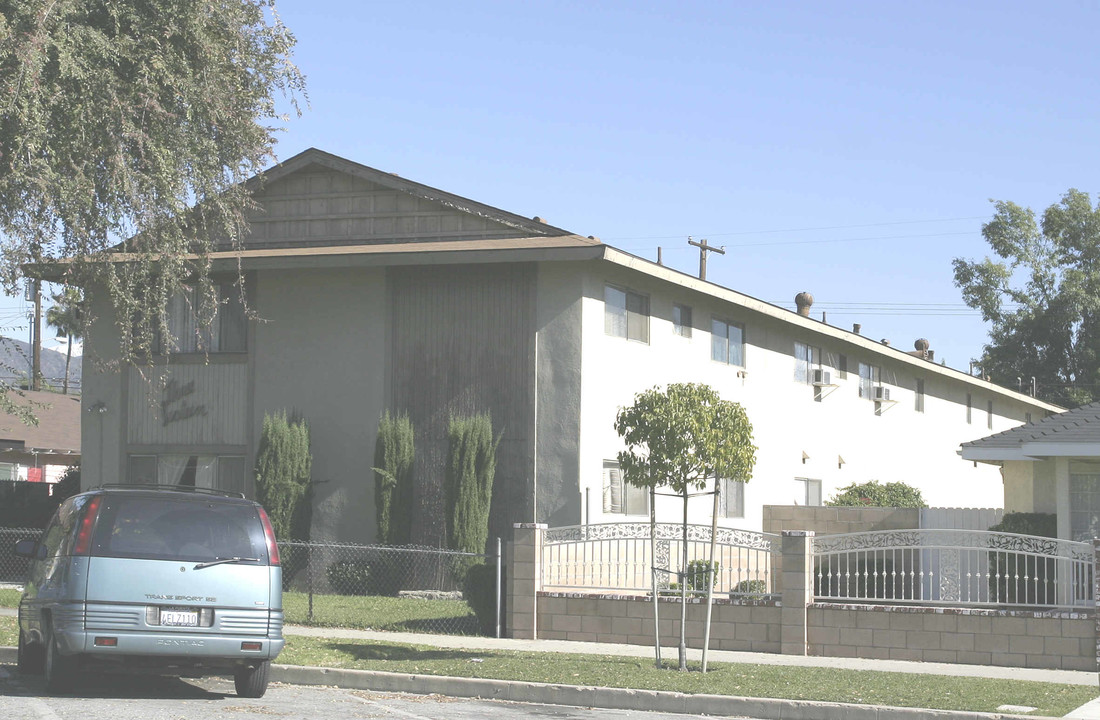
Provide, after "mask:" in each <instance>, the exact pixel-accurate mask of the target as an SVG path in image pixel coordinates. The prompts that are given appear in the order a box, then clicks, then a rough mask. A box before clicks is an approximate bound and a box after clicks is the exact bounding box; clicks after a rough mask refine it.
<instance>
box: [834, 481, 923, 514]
mask: <svg viewBox="0 0 1100 720" xmlns="http://www.w3.org/2000/svg"><path fill="white" fill-rule="evenodd" d="M825 504H826V505H829V506H831V507H857V506H866V507H898V508H924V507H928V503H926V502H925V501H924V497H923V496H922V495H921V493H920V490H918V489H917V488H915V487H913V486H912V485H906V484H905V483H903V482H890V483H886V484H882V483H880V482H879V481H878V480H870V481H868V482H865V483H852V484H851V485H849V486H847V487H843V488H840V490H838V491H837V494H836V495H834V496H833V497H832V498H830V499H829V500H828V501H826V503H825Z"/></svg>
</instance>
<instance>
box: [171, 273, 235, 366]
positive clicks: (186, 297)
mask: <svg viewBox="0 0 1100 720" xmlns="http://www.w3.org/2000/svg"><path fill="white" fill-rule="evenodd" d="M215 291H216V292H217V297H218V307H217V311H216V313H215V316H214V320H213V322H211V324H210V327H208V328H205V327H200V326H199V322H198V309H199V307H200V302H201V298H200V297H199V290H198V288H191V289H189V290H187V291H186V292H180V293H176V294H175V295H173V296H172V297H171V298H169V300H168V305H167V308H166V309H167V312H168V323H167V330H168V333H169V334H170V335H171V338H165V337H163V336H161V337H160V338H159V339H158V342H157V347H158V349H159V351H160V352H161V353H163V352H165V351H166V350H171V351H172V352H178V353H201V352H210V353H229V352H245V351H246V350H247V349H248V348H247V329H248V323H247V319H246V318H245V312H244V305H243V303H242V302H241V295H240V289H239V288H238V287H237V286H236V285H230V284H221V285H217V286H216V287H215Z"/></svg>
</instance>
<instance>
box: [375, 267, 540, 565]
mask: <svg viewBox="0 0 1100 720" xmlns="http://www.w3.org/2000/svg"><path fill="white" fill-rule="evenodd" d="M535 278H536V276H535V266H534V265H530V264H521V265H515V264H508V265H503V264H502V265H486V266H442V267H415V268H393V269H391V270H390V275H389V288H390V328H391V335H392V338H393V341H392V343H391V344H390V352H391V357H390V368H391V377H390V389H391V397H392V406H391V407H392V409H394V410H397V411H406V412H408V413H409V416H410V417H411V418H412V420H413V424H414V426H415V428H416V443H417V458H416V475H417V493H416V496H417V504H418V506H419V509H420V513H419V514H420V518H419V520H418V522H417V525H416V527H415V528H414V537H415V539H416V541H418V542H426V543H431V544H436V543H437V542H439V541H441V540H443V539H444V534H445V524H444V520H443V502H442V486H443V473H444V465H445V463H446V454H447V427H448V424H449V420H450V417H451V416H452V415H472V414H474V413H476V412H484V411H489V412H490V413H492V416H493V427H494V430H495V431H496V432H497V433H502V439H501V443H500V448H499V450H498V453H497V473H496V481H495V483H494V492H493V508H492V518H491V521H490V532H491V533H492V534H493V535H502V536H503V535H504V533H505V532H506V530H507V529H508V528H509V527H510V523H512V522H517V521H521V520H529V519H530V517H529V516H530V511H529V508H530V504H531V497H530V487H531V478H530V476H531V467H532V461H531V454H532V448H531V436H530V435H531V433H530V430H531V423H532V408H531V382H532V378H533V368H532V367H531V351H530V350H531V343H532V342H533V338H534V333H535V329H534V307H535Z"/></svg>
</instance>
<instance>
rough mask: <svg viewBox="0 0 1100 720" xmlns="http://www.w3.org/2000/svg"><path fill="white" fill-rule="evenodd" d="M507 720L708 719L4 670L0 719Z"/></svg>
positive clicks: (326, 689) (329, 690)
mask: <svg viewBox="0 0 1100 720" xmlns="http://www.w3.org/2000/svg"><path fill="white" fill-rule="evenodd" d="M257 716H269V717H272V718H278V719H279V720H317V718H324V720H353V719H358V718H395V719H398V720H475V719H482V718H484V719H486V720H495V719H497V718H500V720H506V719H512V718H560V719H561V720H595V719H596V718H628V717H629V718H638V719H639V720H690V719H691V718H702V717H705V716H703V715H680V714H676V715H670V714H664V713H649V712H640V711H631V710H608V709H599V708H596V709H592V708H575V707H569V706H561V705H536V704H528V703H514V702H501V701H493V700H474V699H458V698H449V697H443V696H440V695H405V694H400V693H378V692H369V691H363V690H344V689H340V688H335V687H316V686H314V687H304V686H298V685H287V684H281V683H273V684H272V685H271V686H270V687H269V688H268V691H267V694H266V695H264V697H262V698H260V699H258V700H251V699H244V698H239V697H237V696H236V694H235V693H234V692H233V683H232V682H231V681H229V680H227V679H223V678H204V679H201V680H181V679H176V678H164V677H156V676H129V675H99V674H86V675H84V676H82V677H81V679H80V681H79V684H78V686H77V687H76V689H75V690H74V692H73V693H71V694H65V695H57V696H53V695H49V694H48V693H46V691H45V683H44V681H43V680H42V678H41V676H36V677H26V676H22V675H19V674H18V673H16V671H15V667H14V666H13V665H0V718H3V719H4V720H149V719H150V718H159V719H161V720H168V719H170V720H210V719H211V718H216V720H256V718H257Z"/></svg>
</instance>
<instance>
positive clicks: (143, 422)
mask: <svg viewBox="0 0 1100 720" xmlns="http://www.w3.org/2000/svg"><path fill="white" fill-rule="evenodd" d="M262 180H263V184H262V186H261V184H260V183H259V181H257V183H256V184H255V186H254V187H255V190H256V199H257V201H258V203H259V205H260V207H261V211H260V212H258V213H257V214H256V215H255V216H254V217H253V223H252V233H251V235H250V236H249V237H248V239H247V241H246V247H245V248H244V250H243V251H240V252H233V251H229V250H226V251H225V252H222V253H218V254H216V256H215V258H214V260H215V266H214V267H215V272H224V273H225V275H224V277H225V279H226V281H227V282H230V281H232V280H233V279H235V277H236V275H235V268H236V266H237V262H238V261H239V262H240V264H241V267H242V268H243V269H244V273H245V282H246V291H247V296H248V302H249V304H250V306H251V307H252V308H253V309H255V311H256V312H257V313H258V315H259V317H260V318H262V319H263V322H254V321H248V320H246V319H245V316H244V313H243V312H241V309H240V308H239V307H238V306H236V305H234V304H233V303H231V302H230V303H228V304H227V305H226V306H225V307H224V308H223V311H222V314H221V316H220V317H219V319H218V321H217V323H216V326H217V327H216V328H215V331H214V332H213V334H212V342H211V352H210V354H209V357H208V358H207V356H205V355H204V354H202V353H199V352H189V351H194V350H197V347H196V346H195V344H194V343H193V342H191V341H189V340H188V339H187V338H184V340H183V342H182V352H177V353H174V354H172V355H171V356H170V357H167V358H165V357H158V358H155V359H154V363H155V366H156V369H157V372H154V373H153V375H154V380H153V381H152V382H150V381H148V380H146V379H144V378H143V377H142V374H141V373H139V372H137V371H136V370H135V369H134V368H126V367H122V368H120V369H118V370H117V371H105V370H103V369H102V368H103V367H104V366H103V365H102V364H92V363H90V364H91V365H93V367H91V368H89V369H87V370H86V375H85V378H84V403H85V406H89V407H90V406H93V405H94V406H95V407H97V408H100V409H101V410H102V412H97V413H95V414H91V413H85V414H84V418H83V436H82V437H83V457H84V469H83V478H84V483H85V485H95V484H98V483H99V482H116V481H119V480H131V481H149V480H155V481H159V482H180V481H184V482H195V483H197V484H207V485H215V486H222V487H231V488H239V489H242V490H244V491H245V492H250V491H251V471H250V468H251V467H252V466H253V464H254V460H255V452H256V447H257V444H258V440H259V433H260V427H261V424H262V420H263V417H264V415H265V414H266V413H271V412H274V411H277V410H281V409H286V410H293V411H296V412H298V413H300V414H301V415H302V416H304V417H305V418H306V419H307V420H308V421H309V423H310V426H311V431H312V442H313V453H314V461H313V473H314V480H315V481H316V483H317V484H316V486H315V493H314V496H315V502H314V525H313V528H314V536H315V537H318V538H324V539H339V540H346V541H373V540H374V539H375V529H374V513H373V508H372V502H373V477H372V473H371V471H370V467H371V465H372V456H373V448H374V443H375V435H376V431H377V425H378V419H379V416H380V415H381V414H382V412H383V411H385V410H387V409H389V410H391V411H404V412H408V413H409V414H410V416H411V418H412V420H413V422H414V425H415V427H416V429H417V438H416V442H417V465H416V474H417V492H416V502H417V504H418V508H419V512H418V515H417V520H416V525H415V527H414V538H415V539H416V540H417V541H418V542H423V543H430V544H434V543H435V542H437V541H438V540H440V539H441V531H442V519H441V518H442V515H441V502H442V501H441V493H440V491H439V487H440V483H441V479H442V467H443V458H444V456H445V451H446V421H447V418H448V417H450V415H452V414H455V413H458V414H462V413H471V412H476V411H485V410H488V411H490V412H491V413H492V415H493V419H494V425H495V427H496V429H497V431H498V432H500V433H502V437H503V440H502V443H501V445H500V449H499V457H498V468H497V479H496V485H495V488H494V498H493V509H492V520H491V524H492V528H491V531H492V533H493V534H494V535H504V536H506V535H507V533H509V532H510V527H511V523H513V522H530V521H539V522H547V523H550V524H551V525H570V524H579V523H584V522H591V523H596V522H609V521H621V520H630V519H633V518H635V517H638V518H640V517H642V516H644V515H645V514H646V513H647V510H646V508H645V505H644V499H640V498H639V497H638V495H637V493H634V492H631V491H629V490H624V489H621V488H619V487H618V485H617V483H616V479H617V478H618V473H617V470H616V468H615V466H614V463H613V461H614V458H615V455H616V453H617V452H618V451H619V450H620V449H621V448H622V445H621V441H620V439H619V438H618V436H617V435H616V433H615V431H614V428H613V421H614V417H615V414H616V412H617V411H618V409H619V408H620V407H622V406H625V405H628V404H630V403H631V402H632V400H633V397H634V394H635V393H637V392H639V391H642V390H644V389H647V388H650V387H653V386H655V385H664V384H666V383H669V382H679V381H693V382H704V383H708V384H710V385H712V386H713V387H715V388H716V389H717V390H718V391H719V393H720V394H721V395H722V396H723V397H725V398H726V399H729V400H734V401H737V402H740V403H742V404H743V405H744V406H745V408H746V410H747V412H748V415H749V418H750V420H751V421H752V423H753V426H754V431H755V439H756V444H757V445H758V446H759V450H758V452H757V457H758V462H757V466H756V470H755V473H754V475H753V478H752V480H751V481H750V482H749V483H748V484H747V485H746V486H744V488H741V489H742V490H743V492H741V493H738V492H737V491H738V489H739V488H737V487H731V488H730V489H731V492H729V493H727V504H726V507H724V509H723V513H722V514H723V516H724V517H723V518H722V520H721V522H722V524H723V525H727V526H731V527H742V528H746V529H759V528H760V526H761V521H762V518H761V508H762V506H763V505H765V504H790V503H800V504H802V503H819V502H821V501H822V500H824V499H827V498H828V497H829V496H830V495H831V494H832V493H834V492H835V491H836V490H837V489H838V488H840V487H842V486H845V485H848V484H851V483H853V482H864V481H867V480H880V481H882V482H890V481H904V482H907V483H909V484H912V485H915V486H917V487H919V488H920V489H921V490H922V492H923V493H924V496H925V498H926V499H927V500H928V502H929V503H930V504H933V505H947V506H984V507H988V506H998V505H1000V504H1001V502H1002V498H1003V492H1002V488H1001V477H1000V473H999V471H998V469H997V468H995V467H990V466H985V465H981V464H978V465H977V466H976V465H975V463H973V462H968V461H964V460H962V459H961V458H960V456H959V454H958V450H959V445H960V443H962V442H966V441H969V440H973V439H976V438H978V437H982V436H984V435H988V434H989V433H990V431H991V430H992V431H994V432H996V431H1000V430H1005V429H1008V428H1011V427H1014V426H1017V425H1020V424H1022V423H1024V422H1026V421H1027V420H1028V419H1029V418H1030V419H1033V420H1038V419H1039V418H1041V417H1044V416H1046V415H1047V414H1049V413H1050V412H1054V411H1056V410H1057V409H1058V408H1056V407H1054V406H1051V405H1048V404H1046V403H1043V402H1040V401H1038V400H1035V399H1033V398H1031V397H1029V396H1027V395H1024V394H1021V393H1018V392H1015V391H1012V390H1009V389H1005V388H1001V387H997V386H995V385H992V384H990V383H988V382H985V381H982V380H980V379H978V378H974V377H970V376H969V375H967V374H966V373H963V372H959V371H956V370H953V369H950V368H946V367H943V366H941V365H937V364H935V362H933V361H931V360H930V359H928V358H927V357H923V356H922V357H918V356H917V355H914V354H911V353H910V352H907V351H905V350H901V349H897V348H894V347H889V346H887V345H885V344H883V343H881V342H877V341H874V340H871V339H869V338H866V337H863V336H861V335H859V334H856V333H854V332H851V331H848V330H845V329H841V328H838V327H834V326H832V325H828V324H826V323H824V322H821V321H818V320H816V319H813V318H812V317H810V316H808V315H801V314H799V313H795V312H791V311H788V310H785V309H782V308H779V307H777V306H774V305H769V304H767V303H764V302H761V301H758V300H755V299H753V298H750V297H747V296H745V295H742V294H739V293H737V292H734V291H732V290H729V289H726V288H723V287H720V286H718V285H715V284H713V283H709V282H704V281H701V280H699V279H697V278H694V277H691V276H689V275H686V274H683V273H680V272H677V271H675V270H672V269H670V268H667V267H664V266H661V265H658V264H655V263H653V262H649V261H647V260H643V259H641V258H638V257H636V256H633V255H630V254H628V253H625V252H622V251H620V250H617V249H615V248H613V247H611V246H608V245H606V244H604V243H601V242H600V241H599V240H597V239H595V238H586V237H581V236H578V235H575V234H572V233H569V232H568V231H566V230H562V229H560V228H555V227H553V226H550V225H548V224H546V223H544V222H542V221H541V220H539V219H537V218H535V219H528V218H524V217H520V216H517V215H514V214H512V213H508V212H505V211H502V210H499V209H497V208H493V207H491V206H488V205H484V204H481V203H478V202H476V201H472V200H469V199H466V198H462V197H460V196H456V195H453V194H450V193H447V192H444V191H440V190H436V189H434V188H431V187H428V186H426V185H422V184H419V183H415V182H411V181H409V180H405V179H403V178H400V177H397V176H395V175H392V174H390V173H385V172H381V171H378V170H374V169H372V168H369V167H366V166H363V165H359V164H357V163H353V162H350V161H348V160H344V159H342V158H338V157H336V156H333V155H330V154H328V153H324V152H321V151H319V150H308V151H306V152H304V153H301V154H300V155H297V156H295V157H294V158H291V159H289V160H287V161H285V162H284V163H282V164H280V165H279V166H276V167H275V168H273V169H271V170H269V171H267V172H266V173H265V174H264V176H263V177H262ZM791 290H792V294H793V291H794V290H798V289H797V288H795V289H791ZM88 293H89V297H90V298H91V301H92V302H93V316H94V317H96V318H97V322H96V323H95V324H94V325H93V326H92V327H91V328H90V329H89V330H88V332H87V334H86V342H85V347H86V352H90V353H94V354H96V355H97V356H98V357H100V358H105V359H110V358H111V357H112V356H114V355H116V354H117V336H116V334H115V328H114V324H113V322H112V321H111V308H110V307H109V306H107V304H106V302H105V299H104V297H103V295H102V294H101V293H97V292H96V291H95V288H89V289H88ZM232 296H233V293H228V292H227V298H231V297H232ZM173 312H178V313H180V314H183V315H185V313H186V304H185V303H178V304H177V306H176V308H175V309H174V310H173ZM176 320H177V321H178V324H177V327H187V323H186V318H185V317H180V318H177V319H176ZM191 334H192V335H193V332H192V333H191ZM918 354H919V353H918ZM97 368H98V369H97ZM156 378H159V381H158V380H157V379H156ZM621 490H622V491H621ZM665 500H666V499H662V500H660V501H659V505H658V513H659V515H660V516H661V517H662V519H673V518H675V517H678V513H679V505H678V504H677V503H676V501H675V500H674V499H667V504H664V503H665ZM694 502H697V503H700V504H699V505H698V509H697V510H695V511H694V512H696V513H697V514H698V517H699V518H700V519H702V518H703V517H709V504H708V503H706V502H703V501H694Z"/></svg>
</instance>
